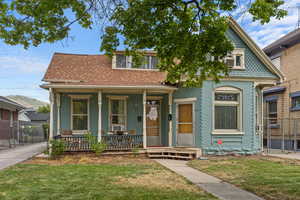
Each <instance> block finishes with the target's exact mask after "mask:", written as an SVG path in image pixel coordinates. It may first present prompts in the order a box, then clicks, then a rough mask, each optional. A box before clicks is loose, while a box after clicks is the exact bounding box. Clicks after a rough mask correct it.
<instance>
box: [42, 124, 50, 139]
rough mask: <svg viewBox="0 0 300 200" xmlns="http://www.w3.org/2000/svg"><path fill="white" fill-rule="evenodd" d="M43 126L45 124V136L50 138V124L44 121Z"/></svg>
mask: <svg viewBox="0 0 300 200" xmlns="http://www.w3.org/2000/svg"><path fill="white" fill-rule="evenodd" d="M42 126H43V131H44V138H45V139H47V140H48V138H49V124H48V123H44V124H43V125H42Z"/></svg>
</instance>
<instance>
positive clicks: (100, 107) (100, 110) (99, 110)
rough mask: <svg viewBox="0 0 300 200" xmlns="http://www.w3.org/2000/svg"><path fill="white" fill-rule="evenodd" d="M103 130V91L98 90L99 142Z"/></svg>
mask: <svg viewBox="0 0 300 200" xmlns="http://www.w3.org/2000/svg"><path fill="white" fill-rule="evenodd" d="M101 132H102V91H98V142H101Z"/></svg>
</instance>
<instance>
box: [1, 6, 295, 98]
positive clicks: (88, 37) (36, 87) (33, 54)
mask: <svg viewBox="0 0 300 200" xmlns="http://www.w3.org/2000/svg"><path fill="white" fill-rule="evenodd" d="M299 3H300V0H286V1H285V4H284V5H283V8H285V9H286V10H287V11H288V16H287V17H285V18H284V19H281V20H276V19H272V20H271V21H270V23H268V24H266V25H261V24H259V23H258V22H253V21H252V18H251V16H250V15H249V14H247V13H246V14H243V15H238V14H236V13H233V14H234V16H235V14H236V17H235V18H236V20H237V22H238V23H239V24H240V25H241V26H242V27H243V28H244V30H245V31H246V32H247V33H248V34H249V35H250V37H251V38H252V39H253V40H254V41H255V42H256V43H257V44H258V45H259V46H260V47H261V48H263V47H265V46H267V45H268V44H270V43H272V42H273V41H275V40H277V39H278V38H280V37H282V36H283V35H285V34H287V33H288V32H290V31H293V30H294V29H296V25H297V20H298V13H297V9H296V8H295V6H296V5H298V4H299ZM240 9H243V6H240ZM237 13H238V12H237ZM100 33H101V32H100V27H97V26H94V27H93V29H91V30H86V29H82V28H81V27H79V26H78V25H74V26H73V27H72V31H71V34H70V35H71V37H70V38H68V39H67V40H64V41H61V42H56V43H53V44H42V45H40V46H39V47H30V48H29V49H27V50H25V49H24V48H23V47H22V46H9V45H7V44H5V43H4V42H3V41H2V40H1V39H0V96H7V95H25V96H29V97H33V98H36V99H39V100H42V101H46V102H48V101H49V100H48V92H47V91H46V90H44V89H41V88H40V85H41V84H42V83H43V82H42V81H41V80H42V78H43V75H44V73H45V71H46V69H47V66H48V65H49V63H50V60H51V57H52V55H53V53H54V52H63V53H79V54H100V53H101V52H100V50H99V49H100Z"/></svg>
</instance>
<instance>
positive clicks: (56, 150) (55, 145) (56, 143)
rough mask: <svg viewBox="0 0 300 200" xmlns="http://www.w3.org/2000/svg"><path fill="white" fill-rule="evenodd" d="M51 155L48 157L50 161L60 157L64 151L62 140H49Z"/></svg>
mask: <svg viewBox="0 0 300 200" xmlns="http://www.w3.org/2000/svg"><path fill="white" fill-rule="evenodd" d="M50 144H51V154H50V157H51V158H52V159H55V158H57V157H58V156H60V155H62V154H63V153H64V151H65V142H64V141H62V140H51V141H50Z"/></svg>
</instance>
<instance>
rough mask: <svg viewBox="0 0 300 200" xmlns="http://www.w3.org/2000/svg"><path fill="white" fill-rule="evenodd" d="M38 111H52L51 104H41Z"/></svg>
mask: <svg viewBox="0 0 300 200" xmlns="http://www.w3.org/2000/svg"><path fill="white" fill-rule="evenodd" d="M38 112H39V113H49V112H50V106H49V105H45V106H40V107H39V108H38Z"/></svg>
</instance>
